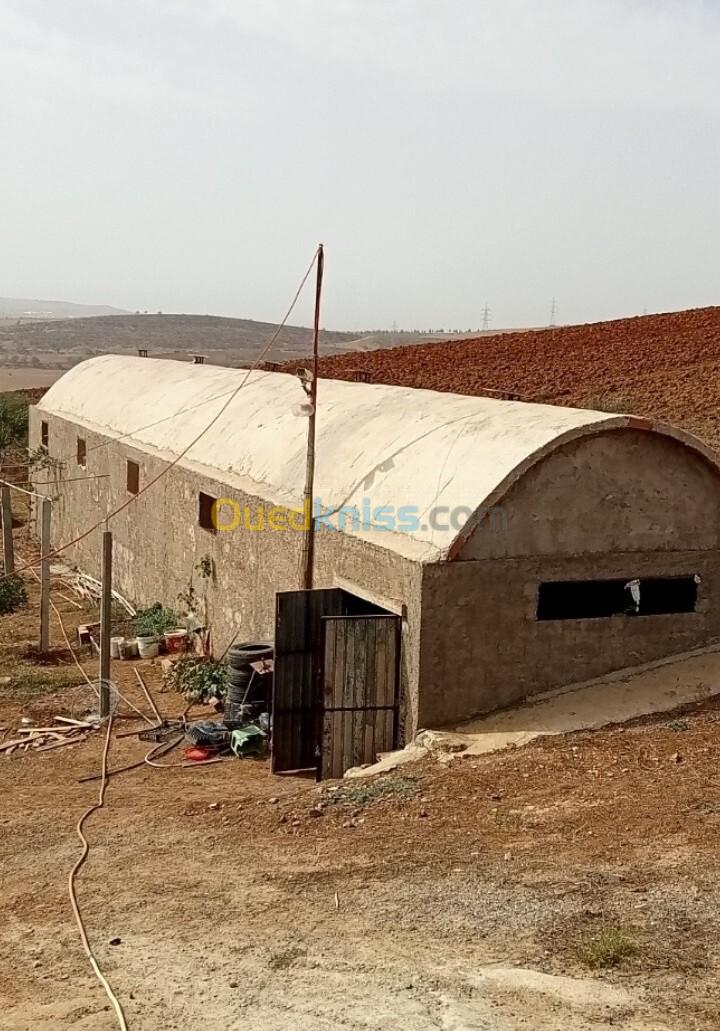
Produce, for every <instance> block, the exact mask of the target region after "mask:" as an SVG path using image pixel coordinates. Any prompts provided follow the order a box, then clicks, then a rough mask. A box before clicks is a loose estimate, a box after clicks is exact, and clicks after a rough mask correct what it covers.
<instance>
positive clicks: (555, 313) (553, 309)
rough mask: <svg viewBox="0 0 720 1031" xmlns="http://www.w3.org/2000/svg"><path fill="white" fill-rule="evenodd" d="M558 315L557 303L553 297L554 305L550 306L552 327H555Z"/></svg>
mask: <svg viewBox="0 0 720 1031" xmlns="http://www.w3.org/2000/svg"><path fill="white" fill-rule="evenodd" d="M556 315H557V303H556V301H555V298H554V297H553V299H552V304H551V305H550V325H551V326H554V325H555V316H556Z"/></svg>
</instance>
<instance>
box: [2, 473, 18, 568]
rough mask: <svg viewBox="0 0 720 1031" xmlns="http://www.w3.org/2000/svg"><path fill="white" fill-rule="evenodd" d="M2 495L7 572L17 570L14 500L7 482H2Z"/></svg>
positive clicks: (4, 552)
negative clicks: (13, 526)
mask: <svg viewBox="0 0 720 1031" xmlns="http://www.w3.org/2000/svg"><path fill="white" fill-rule="evenodd" d="M0 493H1V496H2V530H3V555H4V556H5V572H6V573H8V574H9V573H14V572H15V547H14V545H13V535H12V500H11V498H10V488H9V487H8V485H7V484H6V483H3V484H2V489H1V491H0Z"/></svg>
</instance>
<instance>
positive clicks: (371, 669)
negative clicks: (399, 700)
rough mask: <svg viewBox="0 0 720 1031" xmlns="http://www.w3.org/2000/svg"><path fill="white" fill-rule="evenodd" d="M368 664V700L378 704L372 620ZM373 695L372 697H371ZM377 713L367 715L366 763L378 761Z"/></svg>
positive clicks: (374, 623)
mask: <svg viewBox="0 0 720 1031" xmlns="http://www.w3.org/2000/svg"><path fill="white" fill-rule="evenodd" d="M367 630H368V633H367V638H366V640H367V664H368V680H367V683H366V685H365V688H366V694H365V697H366V699H368V700H369V702H370V704H373V703H374V702H377V650H378V631H379V627H378V622H377V620H375V619H374V620H372V621H370V622H369V623H368V624H367ZM370 695H372V697H370ZM378 715H379V713H377V712H372V711H371V710H368V712H366V714H365V741H364V744H363V755H364V756H365V759H364V760H363V761H364V762H366V763H374V762H375V759H376V755H375V738H376V732H375V731H376V727H377V723H378Z"/></svg>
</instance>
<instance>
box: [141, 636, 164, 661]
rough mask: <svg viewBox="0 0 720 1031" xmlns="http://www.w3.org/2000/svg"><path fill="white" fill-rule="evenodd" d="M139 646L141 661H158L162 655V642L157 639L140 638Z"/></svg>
mask: <svg viewBox="0 0 720 1031" xmlns="http://www.w3.org/2000/svg"><path fill="white" fill-rule="evenodd" d="M137 646H138V651H139V653H140V658H141V659H156V658H157V657H158V655H159V654H160V640H159V638H157V637H138V639H137Z"/></svg>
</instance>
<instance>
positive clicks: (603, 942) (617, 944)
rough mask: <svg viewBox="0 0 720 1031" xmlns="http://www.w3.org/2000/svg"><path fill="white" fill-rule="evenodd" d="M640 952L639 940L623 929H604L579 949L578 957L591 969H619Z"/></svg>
mask: <svg viewBox="0 0 720 1031" xmlns="http://www.w3.org/2000/svg"><path fill="white" fill-rule="evenodd" d="M637 951H638V943H637V940H636V939H635V938H634V937H633V935H632V934H630V933H629V932H628V931H626V930H624V929H623V928H622V927H603V928H602V929H601V930H600V931H598V933H597V934H595V935H593V937H592V938H590V939H589V940H588V941H585V942H583V944H582V945H581V946H580V948H579V949H578V956H579V958H580V959H581V960H582V962H583V963H584V964H585V965H586V966H588V967H590V968H591V969H593V970H595V969H599V968H602V969H608V968H610V967H617V966H620V964H621V963H622V962H623V960H626V959H629V958H630V956H634V955H635V954H636V953H637Z"/></svg>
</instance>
